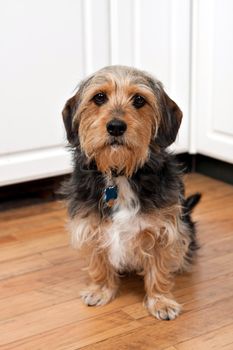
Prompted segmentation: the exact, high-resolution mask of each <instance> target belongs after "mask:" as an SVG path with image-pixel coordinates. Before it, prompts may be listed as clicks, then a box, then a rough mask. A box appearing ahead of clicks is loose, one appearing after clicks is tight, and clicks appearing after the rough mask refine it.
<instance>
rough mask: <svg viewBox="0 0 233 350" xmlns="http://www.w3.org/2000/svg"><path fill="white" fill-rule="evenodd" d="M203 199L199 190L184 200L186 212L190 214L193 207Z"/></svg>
mask: <svg viewBox="0 0 233 350" xmlns="http://www.w3.org/2000/svg"><path fill="white" fill-rule="evenodd" d="M200 199H201V193H199V192H197V193H195V194H192V195H191V196H189V197H188V198H186V199H185V201H184V214H189V213H191V212H192V210H193V208H194V207H195V206H196V205H197V204H198V203H199V201H200Z"/></svg>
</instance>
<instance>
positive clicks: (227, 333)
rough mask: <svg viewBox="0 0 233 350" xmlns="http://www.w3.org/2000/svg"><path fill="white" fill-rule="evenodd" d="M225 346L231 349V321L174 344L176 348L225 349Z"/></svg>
mask: <svg viewBox="0 0 233 350" xmlns="http://www.w3.org/2000/svg"><path fill="white" fill-rule="evenodd" d="M227 348H228V349H233V323H231V324H230V325H228V326H225V327H222V328H219V329H217V330H216V331H213V332H209V333H206V334H203V335H201V336H200V337H195V338H193V339H191V340H189V341H186V342H184V343H180V344H176V349H177V350H196V349H205V350H219V349H224V350H225V349H227Z"/></svg>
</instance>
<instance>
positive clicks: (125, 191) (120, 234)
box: [107, 177, 146, 270]
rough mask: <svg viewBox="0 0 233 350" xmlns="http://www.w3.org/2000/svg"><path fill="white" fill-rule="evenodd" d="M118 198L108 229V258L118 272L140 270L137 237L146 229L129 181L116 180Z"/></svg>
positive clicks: (120, 178)
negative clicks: (136, 252)
mask: <svg viewBox="0 0 233 350" xmlns="http://www.w3.org/2000/svg"><path fill="white" fill-rule="evenodd" d="M116 184H117V187H118V198H117V201H116V204H115V205H114V207H113V209H112V217H111V218H112V220H111V224H110V225H109V227H108V229H107V241H108V256H109V260H110V263H111V264H112V265H113V266H114V268H115V269H117V270H139V269H140V268H141V266H140V261H139V257H138V256H137V254H135V251H136V246H137V237H138V234H139V232H140V231H142V230H143V229H145V227H146V223H145V220H144V219H143V218H142V217H141V216H140V204H139V201H138V198H137V197H136V195H135V194H134V193H133V191H132V189H131V186H130V184H129V182H128V180H127V179H126V178H125V177H119V178H117V180H116Z"/></svg>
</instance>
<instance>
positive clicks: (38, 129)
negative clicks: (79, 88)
mask: <svg viewBox="0 0 233 350" xmlns="http://www.w3.org/2000/svg"><path fill="white" fill-rule="evenodd" d="M0 47H1V55H0V60H1V64H0V70H1V72H0V76H1V79H0V96H1V98H0V111H1V115H0V184H1V185H3V184H9V183H13V182H20V181H25V180H31V179H35V178H39V177H44V176H51V175H54V174H60V173H65V172H67V171H69V170H70V160H69V155H68V152H67V151H66V150H65V148H64V143H65V133H64V128H63V125H62V118H61V110H62V106H63V104H64V102H65V98H66V96H67V95H68V94H69V93H71V92H72V88H75V86H76V84H77V82H78V81H79V79H80V78H81V77H82V75H83V55H82V16H81V1H80V0H70V1H68V2H67V1H65V0H61V1H55V0H51V1H46V0H40V1H30V0H20V1H17V0H9V1H5V2H1V4H0Z"/></svg>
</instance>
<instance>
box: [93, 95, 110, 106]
mask: <svg viewBox="0 0 233 350" xmlns="http://www.w3.org/2000/svg"><path fill="white" fill-rule="evenodd" d="M93 101H94V102H95V104H96V105H97V106H101V105H103V104H104V103H105V102H106V101H107V95H106V94H105V93H104V92H99V93H98V94H96V95H95V96H94V97H93Z"/></svg>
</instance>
